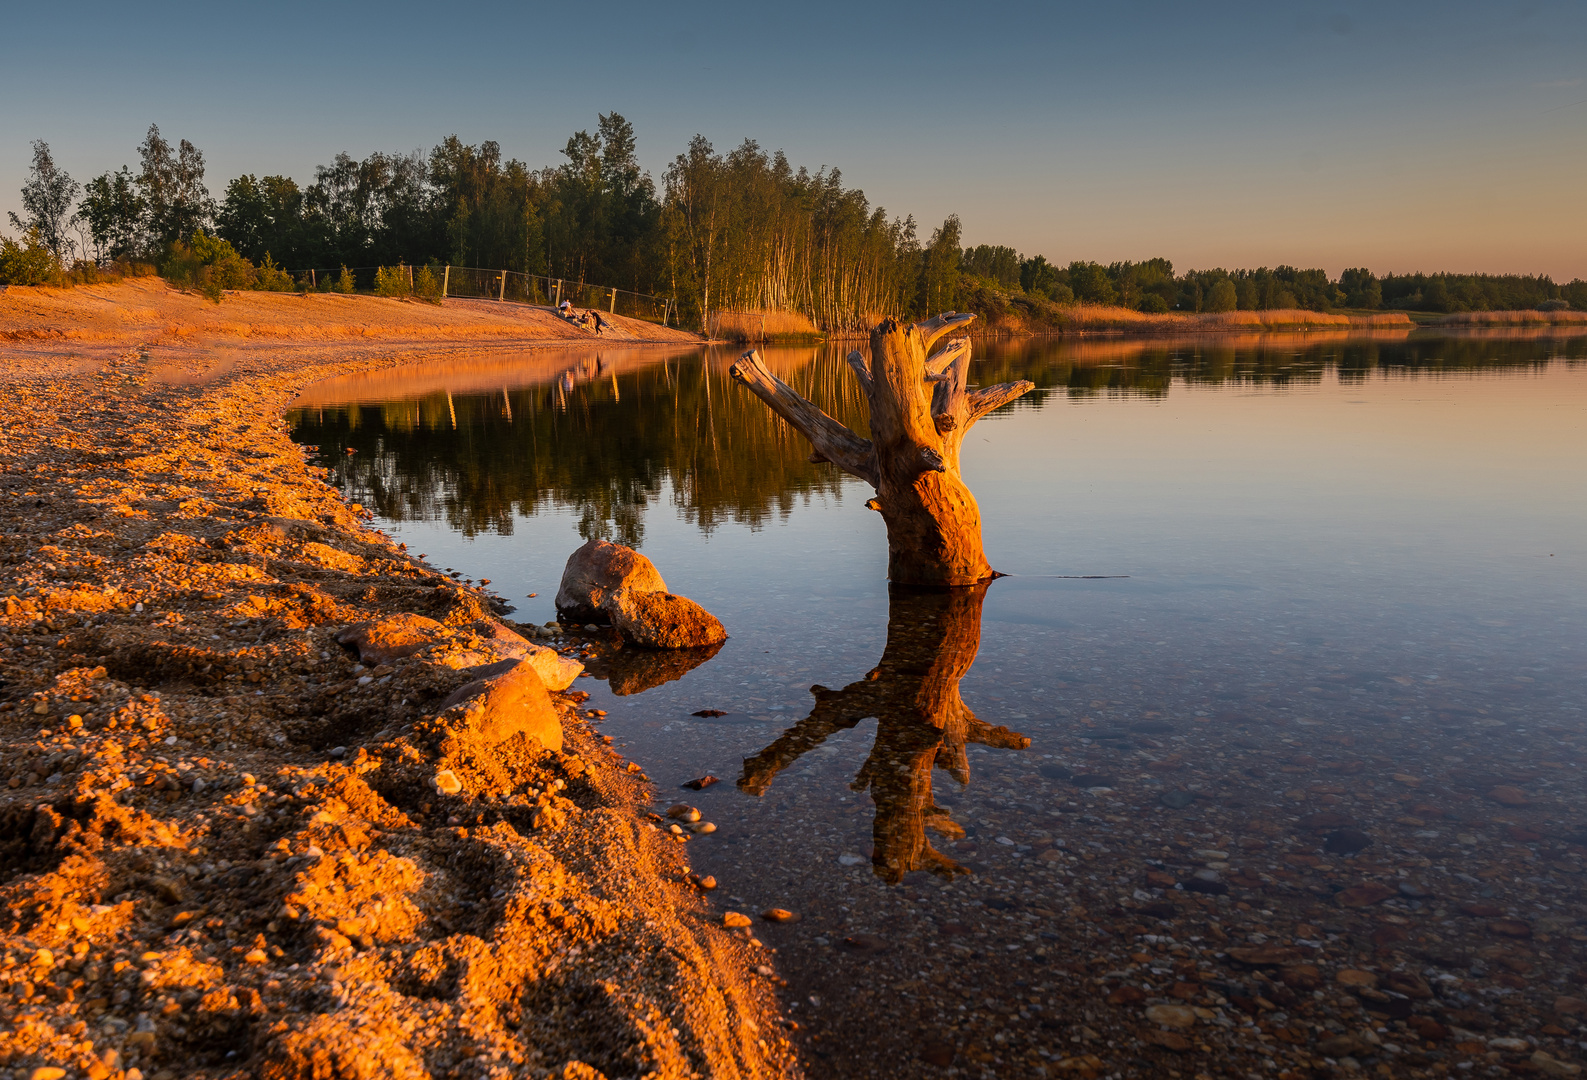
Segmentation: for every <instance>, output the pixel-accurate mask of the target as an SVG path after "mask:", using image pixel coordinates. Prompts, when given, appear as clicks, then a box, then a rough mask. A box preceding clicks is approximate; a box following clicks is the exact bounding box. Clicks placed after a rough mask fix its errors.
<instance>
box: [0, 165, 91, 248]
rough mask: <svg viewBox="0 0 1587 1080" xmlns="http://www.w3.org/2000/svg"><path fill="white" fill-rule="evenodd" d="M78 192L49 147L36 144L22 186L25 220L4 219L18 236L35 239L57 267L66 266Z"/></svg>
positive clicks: (75, 246)
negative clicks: (68, 230) (73, 211)
mask: <svg viewBox="0 0 1587 1080" xmlns="http://www.w3.org/2000/svg"><path fill="white" fill-rule="evenodd" d="M79 190H81V189H80V188H79V187H78V184H77V181H75V180H73V179H72V178H71V177H70V176H68V175H67V174H66V170H65V169H62V168H60V167H58V166H57V165H56V164H55V159H54V157H52V156H51V155H50V147H49V144H48V143H46V142H45V141H44V140H43V139H37V140H35V141H34V143H33V166H32V168H30V169H29V170H28V178H27V181H26V182H25V183H24V184H23V185H22V209H23V210H24V211H26V213H27V217H26V218H19V217H17V216H16V214H15V213H11V214H8V215H7V216H8V217H10V219H11V225H12V227H14V228H15V229H17V230H18V231H19V232H22V233H24V234H32V235H35V236H37V237H38V242H39V243H40V244H42V245H43V246H44V247H46V248H48V249H49V252H50V254H51V255H52V256H53V257H54V259H55V262H56V263H58V264H64V263H66V262H69V261H70V260H71V257H72V255H73V253H74V252H75V251H76V250H77V245H76V244H75V243H73V242H72V240H71V239H70V238H68V237H67V235H66V227H67V225H68V223H69V220H70V218H71V215H72V202H73V200H75V199H76V198H77V192H78V191H79Z"/></svg>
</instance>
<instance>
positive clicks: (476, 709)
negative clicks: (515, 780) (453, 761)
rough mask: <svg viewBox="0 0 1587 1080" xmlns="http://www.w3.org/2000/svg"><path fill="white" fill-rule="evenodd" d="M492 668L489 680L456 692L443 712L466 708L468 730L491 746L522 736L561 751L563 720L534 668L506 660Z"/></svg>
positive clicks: (460, 688) (464, 716)
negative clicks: (458, 707)
mask: <svg viewBox="0 0 1587 1080" xmlns="http://www.w3.org/2000/svg"><path fill="white" fill-rule="evenodd" d="M491 667H492V671H491V673H490V674H488V675H486V677H484V678H480V679H475V680H474V681H473V682H471V683H467V684H465V685H463V686H460V687H458V688H457V689H456V690H455V691H453V692H452V695H451V696H450V697H448V698H447V699H446V700H445V701H443V702H442V703H441V708H440V711H441V712H443V713H444V712H446V711H447V710H448V709H452V708H454V707H456V706H459V705H462V706H464V710H463V724H464V726H465V727H466V728H467V730H468V731H469V732H470V733H471V734H473V735H475V736H477V737H478V738H480V739H481V740H483V741H484V742H485V743H487V744H488V745H491V746H494V745H496V744H497V743H503V742H506V741H507V740H508V739H510V738H512V737H513V736H514V735H520V734H521V735H526V736H528V737H529V738H531V739H534V740H536V741H537V742H539V743H540V745H541V746H543V747H545V748H546V749H547V750H556V751H560V750H561V749H562V719H561V717H559V716H558V715H557V710H556V706H555V705H553V704H552V703H551V695H550V694H549V693H547V692H546V687H545V683H543V682H541V681H540V676H539V674H538V673H537V672H536V671H535V669H534V666H533V665H532V664H531V663H529V662H528V661H526V660H504V661H502V662H501V663H500V664H493V665H491Z"/></svg>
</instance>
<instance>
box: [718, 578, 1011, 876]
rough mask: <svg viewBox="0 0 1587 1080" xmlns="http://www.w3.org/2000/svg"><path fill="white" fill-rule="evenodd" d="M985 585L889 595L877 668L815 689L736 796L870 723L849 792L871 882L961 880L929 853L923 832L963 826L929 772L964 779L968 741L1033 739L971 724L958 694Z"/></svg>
mask: <svg viewBox="0 0 1587 1080" xmlns="http://www.w3.org/2000/svg"><path fill="white" fill-rule="evenodd" d="M988 584H989V583H982V584H980V585H977V586H974V587H970V588H958V589H942V590H930V591H926V590H911V589H903V588H899V587H896V586H895V587H893V588H892V589H891V590H890V596H889V605H888V620H887V647H886V649H885V650H883V652H882V659H881V661H880V662H879V663H878V664H877V665H876V668H875V670H873V671H871V672H870V674H868V675H866V676H865V678H863V679H861V680H859V681H858V682H854V683H851V684H849V685H848V686H846V687H844V688H843V689H841V690H829V689H827V688H826V687H824V686H812V687H811V688H810V692H811V693H812V694H813V695H814V696H815V699H816V704H815V707H814V708H813V709H811V711H810V715H809V716H808V717H806V718H805V719H803V720H801V721H799V723H797V724H795V725H794V726H793V727H791V728H789V729H788V730H787V731H785V732H784V733H783V735H782V737H781V738H779V739H778V740H777V741H776V742H774V743H772V744H771V745H770V746H768V747H766V749H764V750H762V751H761V752H760V753H758V754H756V755H755V756H754V757H752V758H746V759H745V761H744V775H743V776H741V777H740V778H739V781H738V786H739V788H740V789H742V790H744V791H747V792H749V793H750V794H753V795H761V794H764V793H765V791H766V790H767V788H769V787H770V786H771V782H772V781H773V780H774V779H775V778H776V776H777V774H778V773H780V772H782V771H783V770H784V769H786V768H788V766H790V765H792V764H793V763H794V762H795V761H797V760H798V759H799V758H800V757H801V756H803V755H804V754H806V753H808V752H809V751H811V750H813V749H815V748H816V747H818V746H820V745H821V744H822V743H823V742H825V741H826V739H827V737H828V736H830V735H832V734H833V733H834V732H838V731H845V730H847V729H849V728H852V727H853V726H854V725H855V724H858V723H859V722H860V721H861V720H865V719H867V718H870V717H875V718H876V721H877V724H876V741H875V743H874V744H873V745H872V747H871V752H870V754H869V756H867V757H866V759H865V764H864V765H863V766H862V767H861V768H860V771H859V774H858V775H857V776H856V777H855V778H854V782H853V783H852V784H851V785H850V787H852V788H853V789H854V790H855V791H866V790H869V791H870V793H871V799H872V801H873V802H874V803H875V804H876V819H875V824H874V826H873V837H874V843H875V850H874V853H873V854H872V856H871V864H872V866H873V868H874V870H875V872H876V875H877V876H878V877H880V878H882V879H883V880H884V881H887V882H888V883H890V884H896V883H897V882H898V881H900V880H901V879H902V878H903V876H904V874H906V873H908V872H909V871H911V870H929V871H931V872H932V873H934V874H939V875H942V876H944V877H951V876H953V875H954V874H960V873H966V872H967V871H966V870H965V868H964V867H962V866H960V865H959V864H958V863H957V862H955V861H954V860H953V859H952V858H950V857H949V856H947V855H946V854H944V853H943V852H940V851H938V850H936V849H935V848H934V847H932V846H931V841H930V840H929V839H928V838H927V836H926V830H927V829H928V828H929V829H931V830H933V831H934V832H936V833H938V834H939V835H942V836H947V837H949V838H953V839H957V838H959V837H962V836H963V835H964V829H963V827H962V826H960V825H959V824H957V823H956V822H954V821H953V819H952V818H951V817H950V816H949V814H948V812H947V811H946V810H944V809H943V808H942V807H939V806H937V805H936V802H935V800H934V799H933V798H932V791H931V772H932V768H933V767H936V768H940V769H944V770H946V771H947V773H948V775H950V776H952V777H953V778H954V779H955V780H957V781H959V783H961V784H968V783H969V782H970V763H969V758H968V756H967V754H966V747H967V746H968V745H969V744H971V743H980V744H982V745H985V746H994V747H999V748H1005V749H1017V750H1023V749H1025V748H1026V747H1028V746H1029V745H1030V740H1029V739H1028V738H1026V737H1025V736H1023V735H1021V734H1019V733H1018V732H1014V731H1010V730H1009V729H1008V728H1006V727H1002V726H996V727H994V726H992V725H991V724H988V723H986V722H985V721H984V720H981V719H980V718H978V717H977V716H976V715H975V713H974V712H972V711H971V710H970V707H969V706H967V705H966V704H965V703H964V701H963V699H962V698H961V697H960V696H959V680H961V679H962V678H964V675H965V673H966V672H968V671H969V670H970V665H971V664H973V663H975V654H976V650H977V648H979V646H980V643H981V605H982V603H983V601H984V600H985V599H986V590H987V585H988Z"/></svg>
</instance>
